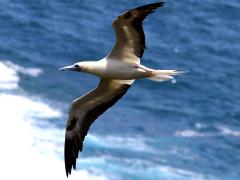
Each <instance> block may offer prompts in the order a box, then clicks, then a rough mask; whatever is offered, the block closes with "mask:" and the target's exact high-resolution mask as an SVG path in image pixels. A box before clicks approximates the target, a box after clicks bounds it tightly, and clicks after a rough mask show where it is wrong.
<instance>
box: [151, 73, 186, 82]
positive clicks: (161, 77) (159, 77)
mask: <svg viewBox="0 0 240 180" xmlns="http://www.w3.org/2000/svg"><path fill="white" fill-rule="evenodd" d="M184 73H187V71H178V70H154V71H153V75H152V76H149V77H148V79H150V80H152V81H157V82H163V81H167V80H171V79H174V76H176V75H180V74H184Z"/></svg>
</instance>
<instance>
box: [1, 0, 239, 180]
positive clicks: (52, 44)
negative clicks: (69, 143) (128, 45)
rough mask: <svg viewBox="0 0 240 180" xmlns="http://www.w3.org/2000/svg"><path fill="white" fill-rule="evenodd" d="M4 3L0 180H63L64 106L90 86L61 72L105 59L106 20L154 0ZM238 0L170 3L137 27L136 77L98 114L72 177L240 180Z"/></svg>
mask: <svg viewBox="0 0 240 180" xmlns="http://www.w3.org/2000/svg"><path fill="white" fill-rule="evenodd" d="M112 2H113V1H109V0H106V1H93V0H85V1H81V2H80V1H76V0H75V1H71V2H69V1H61V2H60V1H56V0H52V1H45V0H42V1H38V2H35V1H9V0H2V1H0V4H1V5H0V24H1V28H0V59H1V60H0V109H1V127H0V135H1V136H0V141H1V142H2V147H3V148H2V149H1V153H0V154H1V155H0V159H1V162H0V167H1V169H2V170H3V172H5V173H3V174H2V175H0V177H1V179H13V178H15V179H16V177H17V178H25V179H26V178H27V179H33V178H35V179H36V178H39V179H43V178H44V179H57V178H58V179H66V177H65V170H64V162H63V143H64V142H63V141H64V131H65V130H64V128H65V123H66V118H67V112H68V108H69V105H70V102H71V101H72V100H73V99H75V98H76V97H78V96H80V95H82V94H84V93H85V92H87V91H89V90H90V89H92V88H93V87H95V85H96V83H97V82H98V78H96V77H94V76H91V75H87V74H83V73H81V74H76V73H62V72H59V71H58V69H59V68H60V67H62V66H65V65H70V64H72V63H74V62H77V61H78V60H90V59H93V60H94V59H101V58H102V57H104V56H105V55H106V54H107V53H108V52H109V51H110V50H111V48H112V44H113V43H114V32H113V30H112V27H111V22H112V20H113V18H114V17H115V16H116V15H118V14H120V13H122V12H123V11H125V10H127V9H131V8H133V7H135V6H138V5H143V4H146V3H150V2H152V1H143V0H141V1H126V0H118V1H114V3H112ZM239 12H240V2H239V1H238V0H229V1H223V0H219V1H213V0H205V1H196V0H187V1H184V2H182V1H167V2H166V4H165V6H164V7H163V8H160V9H159V10H158V11H157V12H156V13H154V14H152V15H151V17H150V18H148V19H147V20H146V21H145V23H144V29H145V35H146V44H147V47H148V49H147V50H146V51H145V54H144V58H143V60H142V63H143V64H144V65H146V66H149V67H154V68H158V69H180V70H188V71H189V73H187V74H185V75H183V76H178V77H177V79H176V82H175V81H172V82H164V83H160V84H159V83H156V82H152V81H149V80H139V81H136V82H135V84H134V85H133V86H132V87H131V89H130V90H129V91H128V93H127V94H126V96H124V98H123V99H122V100H121V101H120V102H118V103H117V104H116V105H115V106H114V107H112V108H111V109H110V110H108V111H107V112H106V113H105V114H104V115H103V116H101V117H100V118H99V119H98V120H97V121H96V122H95V123H94V125H93V126H92V127H91V129H90V132H89V135H88V136H87V138H86V139H85V143H84V150H83V153H82V154H81V155H80V156H81V157H80V158H79V159H78V163H77V172H75V173H73V175H72V176H71V177H70V179H110V180H111V179H143V180H146V179H149V180H151V179H153V180H155V179H184V180H185V179H194V180H195V179H226V180H229V179H240V170H239V167H240V111H239V109H240V108H239V105H240V93H239V92H240V83H239V71H240V63H239V59H240V48H239V42H240V36H239V29H240V24H239V18H240V14H239Z"/></svg>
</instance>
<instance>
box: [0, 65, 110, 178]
mask: <svg viewBox="0 0 240 180" xmlns="http://www.w3.org/2000/svg"><path fill="white" fill-rule="evenodd" d="M13 66H14V65H13ZM13 66H12V65H11V66H10V65H9V64H8V65H7V64H6V63H2V62H0V89H1V90H2V91H1V92H0V110H1V113H0V142H1V153H0V160H1V161H0V169H1V175H0V178H1V179H36V180H43V179H58V180H62V179H67V178H66V175H65V169H64V162H63V158H62V154H63V141H64V129H57V128H54V127H51V126H50V125H46V128H42V127H39V126H37V124H38V123H37V121H44V120H45V119H51V118H60V117H61V116H62V113H61V111H59V110H57V109H54V108H53V107H52V106H51V107H50V106H49V105H48V104H47V103H45V102H42V101H40V100H38V98H30V97H26V96H24V95H22V94H12V93H10V92H8V93H6V92H3V91H4V90H9V89H15V91H14V92H15V93H16V92H17V90H18V89H17V88H18V82H19V81H20V78H19V77H18V74H17V72H20V71H21V68H20V69H19V67H17V66H16V67H13ZM25 70H26V69H25ZM27 70H29V69H27ZM28 73H29V75H32V76H35V75H37V74H38V73H36V72H33V71H28ZM44 122H45V123H49V122H48V121H44ZM40 124H41V123H40ZM69 179H83V180H84V179H85V180H89V179H90V180H91V179H92V180H95V179H97V180H98V179H99V180H104V179H107V178H106V177H105V176H104V175H103V174H101V173H99V172H98V173H91V174H90V172H89V171H86V170H80V171H77V172H73V175H72V176H70V178H69Z"/></svg>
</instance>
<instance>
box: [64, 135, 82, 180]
mask: <svg viewBox="0 0 240 180" xmlns="http://www.w3.org/2000/svg"><path fill="white" fill-rule="evenodd" d="M68 133H69V134H68ZM70 133H72V132H66V136H65V145H64V160H65V170H66V175H67V177H68V175H69V174H71V171H72V168H73V169H74V170H75V169H76V159H77V158H78V153H79V151H82V146H83V142H82V141H81V138H79V136H78V134H71V135H70Z"/></svg>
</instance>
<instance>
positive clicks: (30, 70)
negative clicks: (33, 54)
mask: <svg viewBox="0 0 240 180" xmlns="http://www.w3.org/2000/svg"><path fill="white" fill-rule="evenodd" d="M4 64H5V65H7V66H8V67H11V68H12V69H13V70H15V71H16V72H19V73H22V74H27V75H29V76H33V77H37V76H39V75H40V74H41V73H42V70H41V69H39V68H26V67H22V66H19V65H17V64H14V63H13V62H11V61H4Z"/></svg>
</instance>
